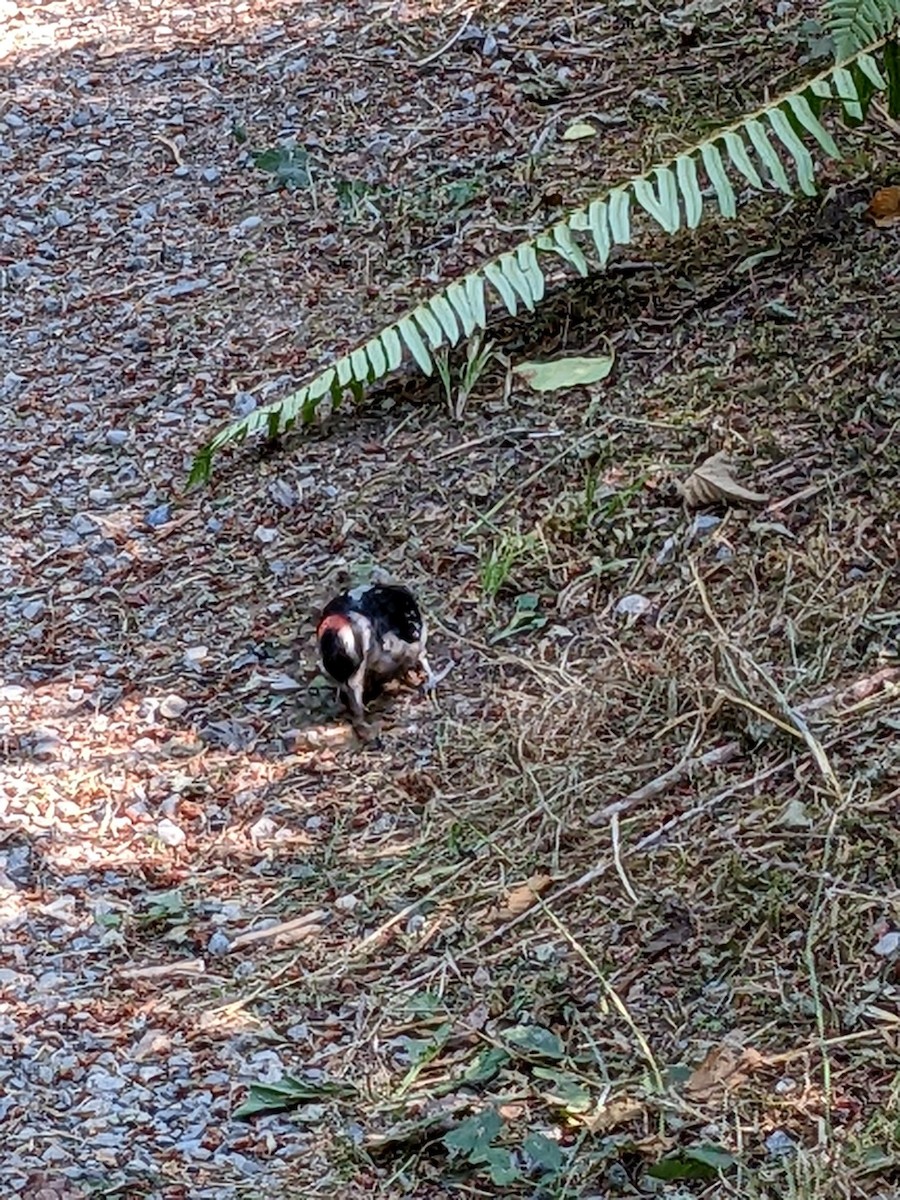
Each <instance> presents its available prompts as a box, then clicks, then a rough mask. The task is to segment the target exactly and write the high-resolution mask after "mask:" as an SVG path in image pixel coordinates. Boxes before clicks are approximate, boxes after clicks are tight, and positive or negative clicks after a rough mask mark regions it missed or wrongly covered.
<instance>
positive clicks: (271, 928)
mask: <svg viewBox="0 0 900 1200" xmlns="http://www.w3.org/2000/svg"><path fill="white" fill-rule="evenodd" d="M327 918H328V913H327V911H326V910H325V909H324V908H317V909H314V910H313V911H312V912H308V913H305V914H304V915H303V916H302V917H294V918H293V919H292V920H290V921H279V922H278V924H277V925H267V926H265V928H263V929H248V930H247V932H246V933H239V934H238V936H237V937H235V938H232V939H231V947H230V948H231V949H232V950H241V949H243V948H244V947H245V946H253V945H256V944H257V943H259V942H271V943H272V944H273V946H276V947H284V946H293V945H294V943H295V942H301V941H304V940H305V939H306V938H311V937H317V936H318V935H319V934H320V933H321V932H322V927H323V925H324V923H325V921H326V920H327Z"/></svg>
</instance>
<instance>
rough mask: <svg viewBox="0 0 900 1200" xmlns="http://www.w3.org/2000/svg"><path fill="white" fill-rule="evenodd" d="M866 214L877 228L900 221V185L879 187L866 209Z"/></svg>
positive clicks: (884, 227) (883, 227) (885, 227)
mask: <svg viewBox="0 0 900 1200" xmlns="http://www.w3.org/2000/svg"><path fill="white" fill-rule="evenodd" d="M866 216H867V217H868V218H869V219H870V220H871V221H873V222H874V223H875V224H876V225H877V226H878V228H879V229H887V227H888V226H889V225H896V224H897V223H898V222H900V187H884V188H879V189H878V191H877V192H876V193H875V195H874V196H873V197H872V199H871V200H870V201H869V207H868V208H867V209H866Z"/></svg>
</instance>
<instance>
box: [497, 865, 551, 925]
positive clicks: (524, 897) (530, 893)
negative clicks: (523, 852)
mask: <svg viewBox="0 0 900 1200" xmlns="http://www.w3.org/2000/svg"><path fill="white" fill-rule="evenodd" d="M552 882H553V879H552V877H551V876H550V875H532V876H531V878H530V879H526V880H525V882H524V883H520V884H519V885H518V886H517V887H514V888H511V889H510V890H509V891H508V892H507V894H506V899H505V900H504V901H503V903H502V904H501V905H499V906H498V907H497V908H495V909H492V910H491V913H490V916H491V919H492V920H495V921H512V920H515V918H516V917H520V916H521V915H522V913H523V912H527V911H528V909H529V908H531V906H532V904H534V902H535V900H537V898H538V896H540V895H542V894H543V893H544V892H546V890H547V888H548V887H549V886H550V884H551V883H552Z"/></svg>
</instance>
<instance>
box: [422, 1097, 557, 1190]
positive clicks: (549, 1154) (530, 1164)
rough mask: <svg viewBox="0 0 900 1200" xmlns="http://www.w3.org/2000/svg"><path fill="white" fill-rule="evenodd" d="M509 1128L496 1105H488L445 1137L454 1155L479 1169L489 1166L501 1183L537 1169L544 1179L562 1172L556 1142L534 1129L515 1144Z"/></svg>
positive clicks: (514, 1179) (507, 1182)
mask: <svg viewBox="0 0 900 1200" xmlns="http://www.w3.org/2000/svg"><path fill="white" fill-rule="evenodd" d="M508 1132H509V1130H508V1126H507V1125H506V1122H505V1121H504V1120H503V1119H502V1117H501V1116H500V1115H499V1113H498V1112H497V1111H496V1109H493V1108H486V1109H484V1110H483V1111H482V1112H479V1113H475V1114H474V1115H473V1116H471V1117H467V1118H466V1119H465V1120H464V1121H461V1122H460V1123H459V1125H457V1126H456V1128H455V1129H452V1130H451V1131H450V1132H449V1133H447V1134H445V1135H444V1137H443V1139H442V1140H443V1143H444V1145H445V1146H446V1148H447V1149H448V1150H449V1151H450V1153H451V1155H452V1156H454V1157H457V1158H461V1159H462V1160H463V1161H464V1162H465V1163H466V1164H467V1165H468V1166H470V1167H472V1168H474V1169H476V1170H482V1169H483V1170H487V1172H488V1174H489V1175H490V1178H491V1182H492V1183H495V1184H497V1185H498V1186H501V1187H502V1186H504V1185H508V1184H512V1183H515V1182H516V1181H517V1180H520V1179H523V1178H524V1177H525V1176H526V1175H527V1174H531V1173H535V1172H538V1173H540V1174H541V1175H542V1176H543V1177H544V1178H545V1179H546V1178H547V1177H548V1176H549V1177H552V1176H554V1175H558V1174H559V1172H560V1171H561V1170H562V1168H563V1164H564V1161H565V1160H564V1157H563V1152H562V1150H561V1149H560V1148H559V1146H558V1145H557V1143H556V1142H554V1141H553V1140H552V1139H551V1138H548V1137H547V1136H546V1135H545V1134H543V1133H536V1132H532V1133H529V1134H527V1135H526V1136H525V1138H524V1139H523V1140H522V1142H521V1145H520V1146H518V1147H515V1148H513V1147H512V1146H510V1145H508V1144H507V1141H508ZM500 1138H504V1141H503V1143H502V1144H498V1141H499V1139H500ZM523 1159H524V1161H523Z"/></svg>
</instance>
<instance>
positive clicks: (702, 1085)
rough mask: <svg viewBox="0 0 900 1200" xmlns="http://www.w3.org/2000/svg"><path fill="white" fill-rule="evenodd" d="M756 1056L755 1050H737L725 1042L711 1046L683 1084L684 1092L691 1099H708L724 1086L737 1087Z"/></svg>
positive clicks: (718, 1092) (756, 1058) (724, 1088)
mask: <svg viewBox="0 0 900 1200" xmlns="http://www.w3.org/2000/svg"><path fill="white" fill-rule="evenodd" d="M758 1058H759V1056H758V1055H757V1054H756V1052H755V1051H752V1050H751V1051H745V1050H739V1049H737V1047H735V1046H729V1045H728V1043H727V1042H723V1043H722V1044H721V1045H720V1046H713V1048H712V1049H711V1050H710V1051H709V1053H708V1054H707V1055H706V1057H705V1058H704V1060H703V1062H702V1063H701V1064H700V1066H699V1067H697V1069H696V1070H695V1071H694V1073H693V1075H691V1077H690V1079H689V1080H688V1081H687V1083H686V1084H685V1085H684V1090H685V1093H686V1094H687V1095H688V1096H689V1097H690V1099H691V1100H698V1101H699V1100H709V1099H710V1098H711V1097H713V1096H715V1095H718V1094H720V1093H721V1092H724V1091H725V1090H726V1088H734V1087H737V1086H738V1085H739V1084H741V1083H743V1082H744V1080H745V1079H746V1078H747V1069H748V1068H750V1067H752V1065H753V1063H754V1061H756V1060H758Z"/></svg>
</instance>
